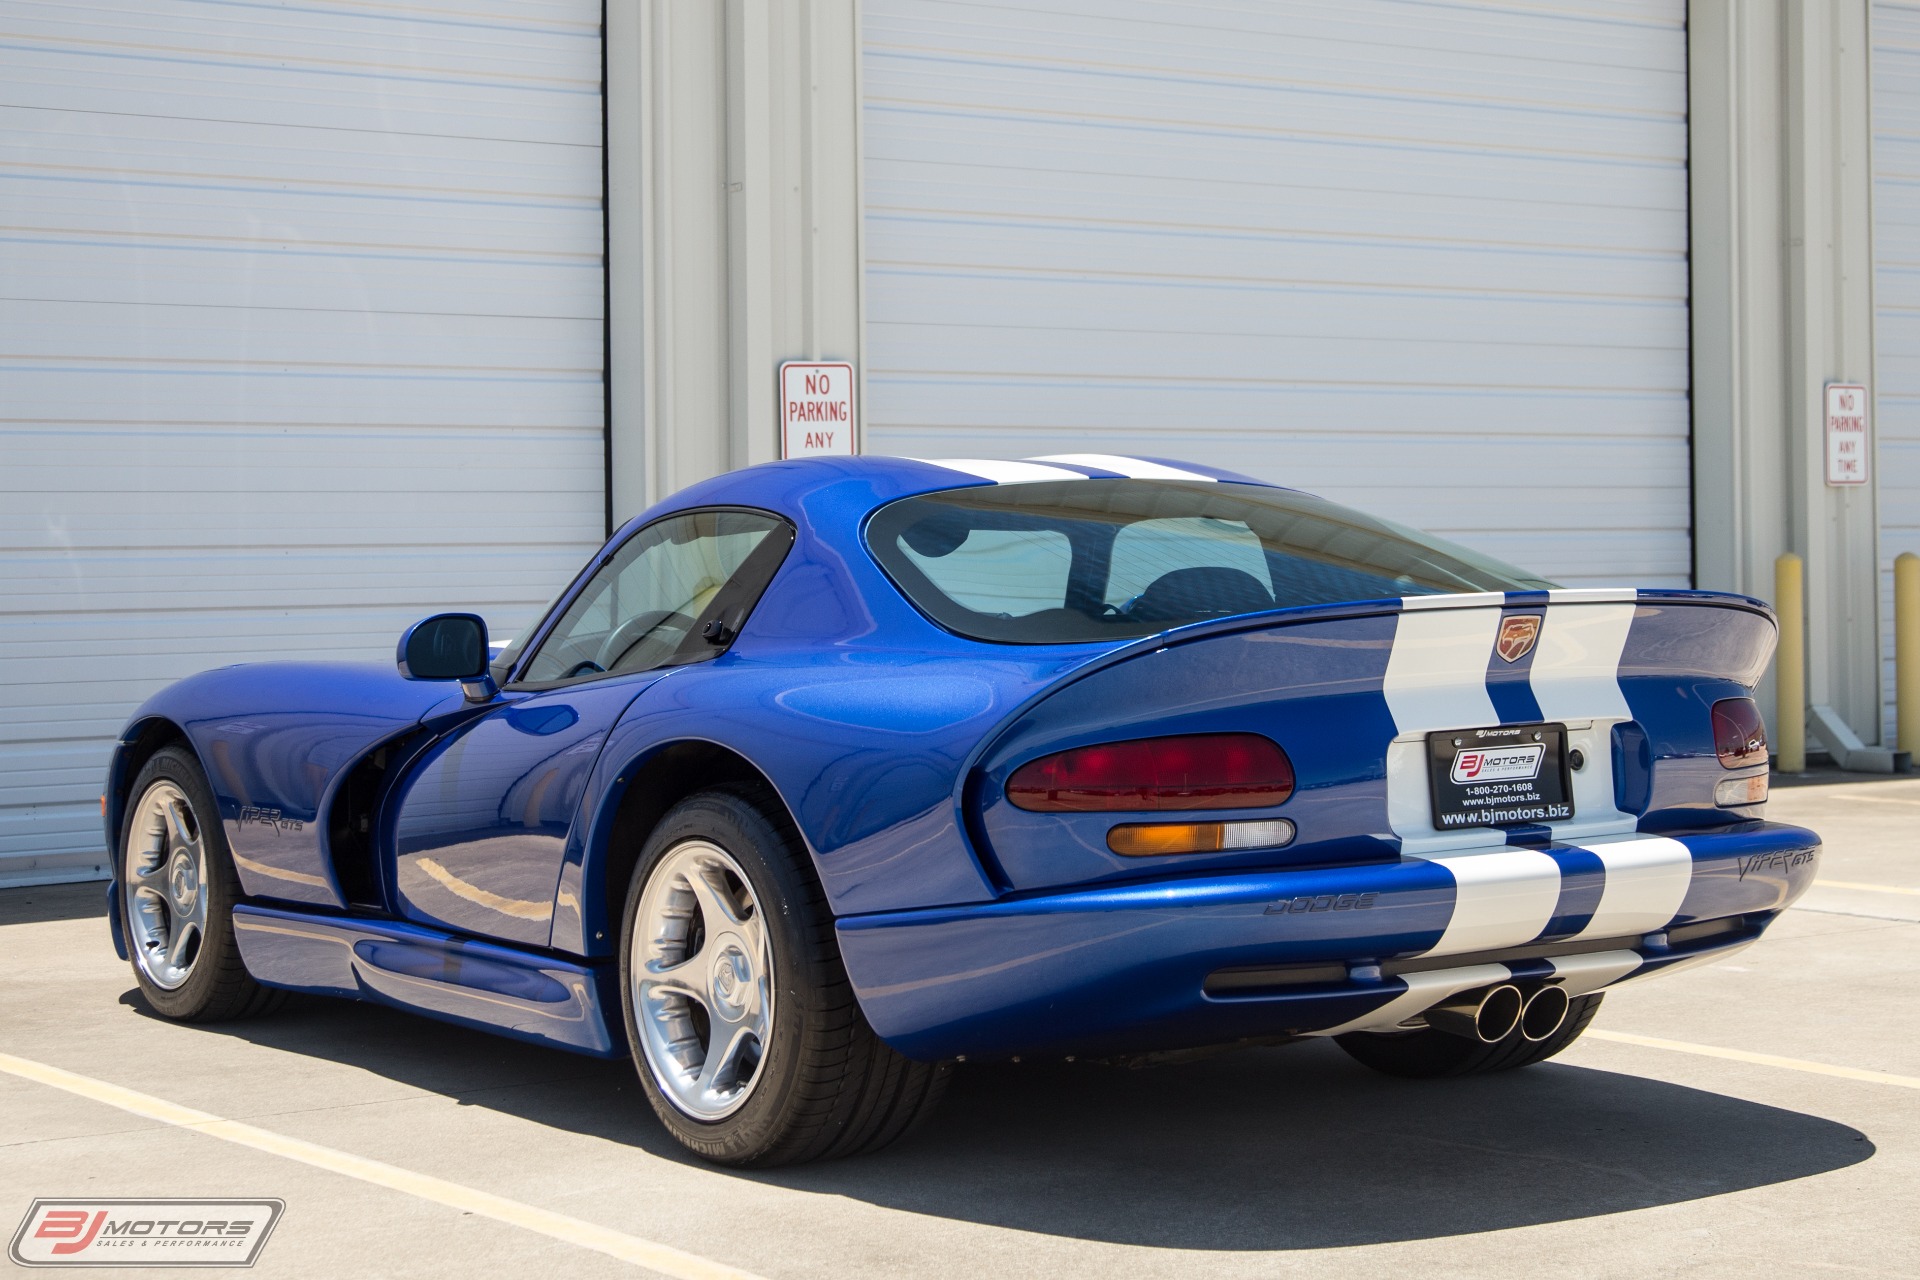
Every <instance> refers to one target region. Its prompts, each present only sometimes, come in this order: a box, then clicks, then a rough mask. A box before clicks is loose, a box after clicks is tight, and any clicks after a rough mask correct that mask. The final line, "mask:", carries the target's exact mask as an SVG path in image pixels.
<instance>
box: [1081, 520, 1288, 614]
mask: <svg viewBox="0 0 1920 1280" xmlns="http://www.w3.org/2000/svg"><path fill="white" fill-rule="evenodd" d="M1196 571H1198V572H1196ZM1183 582H1184V583H1192V584H1194V585H1195V586H1200V585H1209V584H1210V585H1211V587H1212V590H1213V591H1214V592H1215V593H1217V592H1218V591H1219V590H1220V588H1221V586H1222V584H1224V585H1225V586H1227V587H1228V588H1229V591H1228V594H1229V595H1232V596H1234V597H1235V601H1236V603H1235V607H1236V608H1242V609H1244V608H1261V609H1268V608H1272V607H1273V579H1272V577H1271V576H1270V575H1269V573H1268V571H1267V556H1266V551H1265V549H1264V548H1263V547H1262V546H1261V545H1260V535H1259V534H1257V533H1255V532H1254V531H1253V530H1252V529H1250V528H1248V527H1247V526H1246V525H1245V524H1242V523H1241V522H1240V521H1238V520H1214V519H1211V518H1208V517H1205V516H1185V517H1179V518H1175V519H1163V520H1138V521H1135V522H1134V523H1132V524H1130V525H1126V526H1124V527H1123V528H1122V529H1121V530H1120V532H1119V533H1118V534H1117V535H1116V536H1115V537H1114V539H1113V566H1112V568H1111V569H1109V570H1108V572H1107V596H1106V602H1107V603H1108V604H1110V605H1112V606H1113V607H1114V608H1116V609H1122V610H1124V609H1126V608H1127V607H1128V605H1129V604H1130V603H1131V602H1132V601H1135V600H1137V599H1141V598H1143V597H1144V598H1146V599H1148V600H1149V601H1151V600H1152V598H1153V595H1154V593H1153V591H1152V589H1153V588H1154V587H1155V585H1156V584H1159V587H1160V592H1161V593H1165V592H1167V591H1169V590H1172V589H1174V588H1176V587H1177V586H1178V585H1179V584H1181V583H1183ZM1241 595H1244V596H1246V597H1247V599H1246V600H1244V601H1241V600H1239V599H1238V597H1239V596H1241ZM1261 595H1264V596H1265V599H1264V600H1262V599H1260V598H1259V597H1260V596H1261Z"/></svg>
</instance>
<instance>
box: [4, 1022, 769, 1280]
mask: <svg viewBox="0 0 1920 1280" xmlns="http://www.w3.org/2000/svg"><path fill="white" fill-rule="evenodd" d="M0 1071H5V1072H6V1073H8V1074H9V1075H14V1076H18V1077H20V1078H21V1079H22V1080H31V1081H33V1082H34V1083H36V1084H44V1085H48V1086H51V1087H52V1088H55V1089H64V1090H66V1091H67V1092H68V1093H71V1094H75V1095H77V1096H78V1097H82V1098H86V1099H88V1100H89V1101H92V1102H99V1103H104V1104H105V1105H107V1106H109V1107H118V1108H119V1109H120V1110H122V1111H126V1112H130V1113H132V1114H133V1115H136V1116H143V1117H145V1118H146V1119H148V1120H155V1121H158V1122H159V1123H161V1124H170V1125H173V1126H175V1127H176V1128H180V1129H189V1130H192V1131H193V1132H195V1133H204V1134H206V1135H207V1136H209V1137H213V1138H219V1139H220V1140H221V1141H223V1142H231V1143H234V1144H236V1145H238V1146H242V1147H251V1148H253V1149H254V1150H255V1151H264V1152H266V1153H267V1154H268V1155H275V1156H281V1157H284V1158H285V1159H288V1160H297V1161H299V1162H300V1163H301V1164H306V1165H312V1166H313V1167H314V1168H316V1169H325V1170H327V1171H328V1172H330V1173H338V1174H344V1175H345V1176H346V1177H349V1178H357V1179H358V1180H360V1181H361V1182H368V1183H372V1184H373V1185H374V1186H377V1187H386V1188H388V1189H389V1190H392V1191H403V1192H405V1193H406V1194H408V1195H410V1196H418V1197H419V1198H420V1199H422V1200H431V1201H433V1202H434V1203H435V1204H441V1205H445V1206H447V1207H448V1208H449V1209H458V1210H460V1211H461V1212H463V1213H472V1214H478V1215H479V1216H481V1217H485V1218H492V1219H493V1220H494V1221H496V1222H504V1223H506V1224H508V1225H509V1226H514V1227H521V1228H523V1229H525V1230H527V1231H533V1232H537V1233H539V1234H540V1235H543V1236H549V1237H551V1238H552V1239H555V1240H559V1241H563V1242H564V1243H566V1244H571V1245H577V1246H579V1247H580V1248H582V1249H591V1250H593V1251H594V1252H595V1253H604V1254H606V1255H607V1256H608V1257H610V1258H618V1259H620V1260H621V1261H622V1262H630V1263H633V1264H634V1265H636V1266H641V1267H646V1268H648V1269H649V1270H652V1271H657V1272H659V1273H660V1274H661V1275H665V1276H672V1277H675V1280H760V1277H758V1276H756V1275H754V1274H753V1273H752V1272H750V1271H741V1270H739V1269H738V1268H736V1267H729V1266H726V1265H724V1264H722V1263H718V1262H712V1261H709V1260H708V1259H706V1258H702V1257H700V1256H698V1255H697V1254H691V1253H687V1252H684V1251H682V1250H680V1249H676V1248H674V1247H673V1246H672V1245H665V1244H656V1243H655V1242H654V1241H651V1240H642V1239H640V1238H639V1237H637V1236H630V1235H626V1234H623V1233H622V1232H619V1231H614V1230H612V1229H611V1228H608V1227H602V1226H599V1225H597V1224H595V1223H592V1222H586V1221H583V1220H582V1219H580V1218H572V1217H568V1216H567V1215H566V1214H564V1213H554V1212H553V1211H552V1210H549V1209H541V1208H538V1207H536V1206H534V1205H530V1204H522V1203H521V1202H520V1201H518V1200H509V1199H507V1198H506V1197H505V1196H496V1195H494V1194H493V1193H491V1192H488V1191H479V1190H476V1189H474V1188H473V1187H465V1186H461V1185H460V1184H459V1183H457V1182H448V1181H447V1180H446V1179H444V1178H435V1177H432V1176H430V1175H428V1174H424V1173H414V1172H413V1171H412V1170H409V1169H401V1168H398V1167H397V1166H395V1165H390V1164H384V1163H382V1162H381V1161H378V1160H369V1159H367V1158H366V1157H365V1156H356V1155H353V1154H351V1153H349V1152H346V1151H338V1150H335V1149H334V1148H332V1147H323V1146H321V1145H320V1144H319V1143H317V1142H308V1141H306V1140H305V1139H302V1138H290V1137H288V1136H286V1135H285V1134H281V1133H274V1132H272V1131H271V1130H268V1129H261V1128H258V1127H256V1126H254V1125H250V1124H243V1123H241V1122H240V1121H238V1120H225V1119H222V1118H221V1117H219V1116H216V1115H213V1114H211V1113H209V1112H206V1111H196V1110H195V1109H194V1108H192V1107H183V1106H181V1105H179V1104H178V1103H173V1102H168V1101H167V1100H166V1099H164V1098H156V1097H154V1096H152V1095H151V1094H146V1093H139V1092H136V1091H135V1090H132V1089H125V1088H122V1087H121V1086H119V1085H117V1084H108V1083H107V1082H106V1081H104V1080H95V1079H94V1078H92V1077H91V1076H83V1075H79V1074H76V1073H75V1072H72V1071H66V1070H63V1069H61V1068H59V1067H50V1066H48V1065H46V1064H45V1063H43V1062H34V1061H32V1060H31V1059H28V1058H19V1057H15V1056H14V1055H12V1054H10V1053H0Z"/></svg>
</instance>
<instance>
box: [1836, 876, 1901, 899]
mask: <svg viewBox="0 0 1920 1280" xmlns="http://www.w3.org/2000/svg"><path fill="white" fill-rule="evenodd" d="M1813 887H1814V888H1816V889H1864V890H1865V891H1866V892H1868V893H1910V894H1912V895H1914V896H1915V897H1916V898H1920V889H1909V888H1907V887H1906V886H1904V885H1897V884H1862V883H1861V882H1860V881H1858V880H1815V881H1814V882H1813Z"/></svg>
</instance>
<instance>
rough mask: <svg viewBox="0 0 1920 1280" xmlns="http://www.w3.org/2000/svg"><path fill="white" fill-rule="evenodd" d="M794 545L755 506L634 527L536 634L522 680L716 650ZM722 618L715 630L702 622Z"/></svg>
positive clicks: (643, 665)
mask: <svg viewBox="0 0 1920 1280" xmlns="http://www.w3.org/2000/svg"><path fill="white" fill-rule="evenodd" d="M792 545H793V530H792V529H791V528H790V527H789V526H788V525H787V524H786V522H784V521H782V520H780V519H778V518H777V517H774V516H770V515H765V514H762V513H760V512H757V511H691V512H688V513H686V514H684V515H677V516H669V517H668V518H667V519H665V520H661V521H658V522H657V523H654V524H650V525H648V526H647V527H646V528H644V529H642V530H640V532H638V533H636V534H634V535H633V537H631V538H629V539H628V540H627V542H626V545H624V546H622V547H621V548H620V550H619V551H617V552H615V553H614V557H613V559H611V560H609V561H608V562H607V563H606V565H604V566H603V567H602V568H601V570H600V572H598V573H596V574H595V575H594V576H593V580H592V581H591V582H589V583H587V585H586V586H585V587H584V588H583V589H582V590H581V592H580V594H579V595H578V596H576V597H574V601H573V603H572V604H571V605H569V606H568V608H567V612H566V613H565V615H564V616H562V617H561V619H560V621H559V622H558V623H556V624H555V625H554V628H553V631H552V633H551V634H549V635H548V636H547V638H546V639H545V640H544V641H542V642H541V645H540V651H539V652H538V653H536V654H535V655H534V657H533V661H532V662H530V663H528V664H527V669H526V671H525V672H524V673H522V675H521V677H520V678H521V681H522V682H524V683H528V684H544V683H551V682H553V681H556V680H579V679H590V678H592V677H593V676H597V675H601V674H603V673H605V672H619V671H645V670H648V669H650V668H653V667H660V666H672V665H677V664H679V663H684V662H698V661H700V660H701V659H703V658H708V657H712V656H714V655H716V654H718V653H720V652H722V651H723V650H724V648H725V646H726V642H727V640H729V639H731V636H732V633H733V632H735V631H738V630H739V628H740V625H741V623H742V622H744V621H745V620H746V616H747V613H748V612H749V611H750V610H751V609H752V608H753V606H754V603H755V602H756V601H757V600H759V598H760V593H761V592H762V591H763V590H765V589H766V585H767V583H768V581H770V580H771V579H772V577H773V571H774V570H775V569H777V568H779V566H780V561H781V560H782V559H783V558H784V557H785V556H786V553H787V549H788V548H789V547H790V546H792ZM710 622H717V623H719V624H720V632H719V634H718V635H716V636H712V637H709V636H706V635H704V634H703V631H704V630H705V629H706V627H707V624H708V623H710Z"/></svg>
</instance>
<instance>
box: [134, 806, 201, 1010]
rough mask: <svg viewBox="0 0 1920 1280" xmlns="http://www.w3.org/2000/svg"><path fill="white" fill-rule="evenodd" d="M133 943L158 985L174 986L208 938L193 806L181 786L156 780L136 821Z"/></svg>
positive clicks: (187, 973) (143, 970) (145, 970)
mask: <svg viewBox="0 0 1920 1280" xmlns="http://www.w3.org/2000/svg"><path fill="white" fill-rule="evenodd" d="M128 836H129V839H128V840H127V845H126V859H127V865H126V891H127V927H128V932H129V934H130V936H129V938H128V942H129V944H130V949H131V950H132V952H133V960H134V963H135V964H137V965H139V966H140V972H141V973H143V974H145V975H146V977H147V980H148V981H150V982H152V983H153V984H154V985H155V986H156V987H160V988H161V989H163V990H166V991H173V990H176V989H177V988H179V987H180V986H182V985H183V984H184V983H185V982H186V981H187V979H188V978H189V977H191V976H192V975H193V965H194V961H195V960H196V959H197V958H198V957H199V954H200V950H201V947H202V944H204V942H205V941H206V936H207V897H208V886H207V857H206V846H205V843H204V841H203V840H202V838H201V831H200V824H199V822H198V820H197V819H196V818H195V816H194V812H193V806H192V805H190V804H189V803H188V802H187V797H186V794H185V793H184V792H182V791H181V790H180V788H179V787H177V786H175V785H174V784H173V783H171V782H155V783H154V784H153V785H152V786H150V787H148V788H147V789H146V791H145V792H143V793H142V794H141V796H140V799H139V801H138V803H137V804H136V805H135V808H134V812H133V819H132V822H131V823H130V824H129V827H128Z"/></svg>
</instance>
